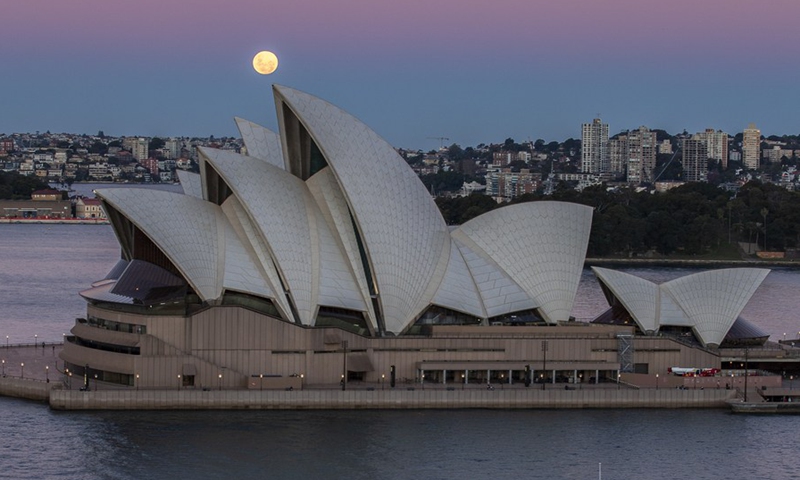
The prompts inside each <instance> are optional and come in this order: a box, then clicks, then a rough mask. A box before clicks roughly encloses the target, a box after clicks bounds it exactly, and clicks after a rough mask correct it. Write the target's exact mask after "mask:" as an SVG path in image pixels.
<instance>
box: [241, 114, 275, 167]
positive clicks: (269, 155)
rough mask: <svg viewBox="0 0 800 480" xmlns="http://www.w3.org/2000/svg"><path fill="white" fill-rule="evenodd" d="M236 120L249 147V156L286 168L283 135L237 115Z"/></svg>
mask: <svg viewBox="0 0 800 480" xmlns="http://www.w3.org/2000/svg"><path fill="white" fill-rule="evenodd" d="M234 120H235V121H236V127H237V128H238V129H239V133H240V134H241V135H242V141H243V142H244V146H245V148H247V156H248V157H253V158H258V159H261V160H264V161H265V162H267V163H269V164H270V165H274V166H276V167H278V168H285V166H284V164H283V153H282V152H281V137H280V136H279V135H278V134H277V133H275V132H273V131H272V130H270V129H268V128H265V127H262V126H261V125H258V124H256V123H253V122H251V121H249V120H245V119H243V118H239V117H236V118H235V119H234Z"/></svg>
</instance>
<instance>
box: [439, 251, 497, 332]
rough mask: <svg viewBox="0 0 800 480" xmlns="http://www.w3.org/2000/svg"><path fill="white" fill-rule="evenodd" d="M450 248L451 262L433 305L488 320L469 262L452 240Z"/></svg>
mask: <svg viewBox="0 0 800 480" xmlns="http://www.w3.org/2000/svg"><path fill="white" fill-rule="evenodd" d="M452 242H453V243H452V245H451V246H450V262H449V263H448V264H447V271H446V272H445V275H444V278H443V279H442V283H441V285H439V289H438V290H437V291H436V295H435V296H434V297H433V300H432V301H431V303H433V304H434V305H439V306H441V307H447V308H449V309H451V310H456V311H459V312H464V313H468V314H470V315H473V316H475V317H478V318H486V310H485V309H484V308H483V302H482V301H481V295H480V294H479V293H478V287H477V286H476V285H475V281H474V280H473V279H472V274H471V273H470V271H469V267H467V262H466V261H465V260H464V257H463V256H462V255H461V251H460V250H459V249H458V246H457V245H456V244H455V240H452Z"/></svg>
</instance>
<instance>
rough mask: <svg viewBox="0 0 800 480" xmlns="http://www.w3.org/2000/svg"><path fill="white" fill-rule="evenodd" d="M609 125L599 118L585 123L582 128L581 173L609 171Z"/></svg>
mask: <svg viewBox="0 0 800 480" xmlns="http://www.w3.org/2000/svg"><path fill="white" fill-rule="evenodd" d="M607 148H608V124H607V123H603V122H602V120H600V119H599V118H595V119H594V120H592V123H584V124H583V125H582V128H581V171H583V172H586V173H598V172H607V171H609V168H610V167H609V164H608V151H607Z"/></svg>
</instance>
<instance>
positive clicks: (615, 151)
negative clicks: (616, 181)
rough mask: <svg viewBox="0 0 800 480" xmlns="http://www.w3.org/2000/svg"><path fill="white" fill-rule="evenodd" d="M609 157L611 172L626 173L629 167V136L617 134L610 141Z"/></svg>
mask: <svg viewBox="0 0 800 480" xmlns="http://www.w3.org/2000/svg"><path fill="white" fill-rule="evenodd" d="M608 157H609V165H610V171H611V173H614V174H616V175H620V174H624V173H625V172H626V171H627V168H628V136H627V135H617V136H616V137H614V138H612V139H611V140H609V141H608Z"/></svg>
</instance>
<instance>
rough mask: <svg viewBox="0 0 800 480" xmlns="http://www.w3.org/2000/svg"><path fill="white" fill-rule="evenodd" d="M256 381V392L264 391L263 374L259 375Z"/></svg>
mask: <svg viewBox="0 0 800 480" xmlns="http://www.w3.org/2000/svg"><path fill="white" fill-rule="evenodd" d="M258 379H259V380H258V391H259V392H263V391H264V374H263V373H262V374H260V375H259V376H258Z"/></svg>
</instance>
